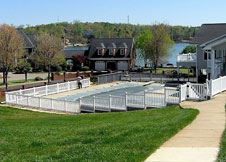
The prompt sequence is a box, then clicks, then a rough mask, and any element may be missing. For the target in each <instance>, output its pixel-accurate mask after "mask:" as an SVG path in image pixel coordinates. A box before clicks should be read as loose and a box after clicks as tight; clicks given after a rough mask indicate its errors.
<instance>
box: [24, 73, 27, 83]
mask: <svg viewBox="0 0 226 162" xmlns="http://www.w3.org/2000/svg"><path fill="white" fill-rule="evenodd" d="M24 74H25V82H27V72H25V73H24Z"/></svg>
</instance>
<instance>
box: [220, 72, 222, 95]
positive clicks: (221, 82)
mask: <svg viewBox="0 0 226 162" xmlns="http://www.w3.org/2000/svg"><path fill="white" fill-rule="evenodd" d="M220 82H221V84H220V92H222V77H221V76H220Z"/></svg>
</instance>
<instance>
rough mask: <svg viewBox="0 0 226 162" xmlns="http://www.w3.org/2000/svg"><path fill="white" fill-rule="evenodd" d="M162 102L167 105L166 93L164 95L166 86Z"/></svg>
mask: <svg viewBox="0 0 226 162" xmlns="http://www.w3.org/2000/svg"><path fill="white" fill-rule="evenodd" d="M164 102H165V103H164V104H165V106H166V105H167V95H166V87H165V88H164Z"/></svg>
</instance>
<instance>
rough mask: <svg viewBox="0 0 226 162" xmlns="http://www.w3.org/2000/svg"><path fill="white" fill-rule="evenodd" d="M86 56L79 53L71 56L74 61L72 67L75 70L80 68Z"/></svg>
mask: <svg viewBox="0 0 226 162" xmlns="http://www.w3.org/2000/svg"><path fill="white" fill-rule="evenodd" d="M86 58H87V57H86V56H80V55H77V56H72V59H73V62H74V68H75V69H76V70H78V69H80V68H81V64H82V63H85V60H86Z"/></svg>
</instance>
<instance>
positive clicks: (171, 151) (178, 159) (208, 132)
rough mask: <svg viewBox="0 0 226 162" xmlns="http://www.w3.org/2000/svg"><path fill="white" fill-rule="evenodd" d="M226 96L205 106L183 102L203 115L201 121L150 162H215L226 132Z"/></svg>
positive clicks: (171, 141)
mask: <svg viewBox="0 0 226 162" xmlns="http://www.w3.org/2000/svg"><path fill="white" fill-rule="evenodd" d="M225 102H226V93H222V94H219V95H217V96H216V97H214V98H213V99H211V100H208V101H203V102H188V101H186V102H183V103H182V104H181V106H182V107H184V108H196V109H198V110H199V111H200V114H199V115H198V116H197V118H196V119H195V120H194V121H193V122H192V123H191V124H190V125H188V126H187V127H185V128H184V129H183V130H181V131H180V132H179V133H178V134H176V135H175V136H174V137H172V138H171V139H170V140H169V141H167V142H165V143H164V144H163V145H162V146H161V147H160V148H159V149H158V150H157V151H156V152H155V153H153V154H152V155H151V156H149V157H148V158H147V159H146V160H145V161H146V162H214V161H215V160H216V157H217V154H218V151H219V145H220V140H221V135H222V133H223V131H224V128H225V119H226V117H225V108H224V106H225Z"/></svg>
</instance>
